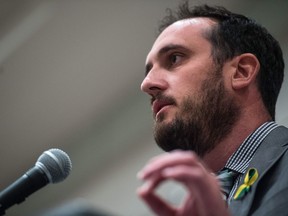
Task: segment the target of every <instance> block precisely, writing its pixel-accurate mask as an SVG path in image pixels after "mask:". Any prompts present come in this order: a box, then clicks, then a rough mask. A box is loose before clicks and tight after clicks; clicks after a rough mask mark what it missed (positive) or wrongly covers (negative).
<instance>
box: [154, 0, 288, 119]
mask: <svg viewBox="0 0 288 216" xmlns="http://www.w3.org/2000/svg"><path fill="white" fill-rule="evenodd" d="M167 12H168V15H167V16H166V17H164V19H163V20H162V21H161V23H160V26H159V31H160V32H162V31H163V30H164V29H165V28H166V27H168V26H169V25H171V24H172V23H174V22H176V21H178V20H184V19H189V18H195V17H207V18H210V19H213V20H215V21H216V22H217V23H218V25H215V27H212V29H211V31H210V32H208V34H207V35H206V37H207V39H208V40H209V41H210V42H211V44H212V56H213V59H214V61H215V62H216V63H217V64H219V65H220V66H222V65H223V64H224V63H225V62H226V61H227V60H229V59H232V58H233V57H235V56H237V55H240V54H242V53H252V54H254V55H255V56H256V57H257V59H258V61H259V62H260V71H259V74H258V77H257V82H258V88H259V91H260V94H261V96H262V100H263V103H264V105H265V107H266V109H267V110H268V112H269V114H270V115H271V117H272V119H273V120H275V107H276V102H277V98H278V95H279V92H280V89H281V85H282V82H283V77H284V60H283V54H282V50H281V48H280V45H279V43H278V41H277V40H275V38H274V37H273V36H272V35H271V34H270V33H269V32H268V31H267V29H266V28H264V27H263V26H261V25H260V24H258V23H256V22H255V21H254V20H252V19H250V18H248V17H246V16H244V15H241V14H236V13H232V12H231V11H229V10H227V9H226V8H224V7H220V6H208V5H206V4H205V5H200V6H195V7H192V8H190V7H189V3H188V1H186V2H184V3H182V4H181V5H179V8H178V10H177V11H172V10H171V9H167Z"/></svg>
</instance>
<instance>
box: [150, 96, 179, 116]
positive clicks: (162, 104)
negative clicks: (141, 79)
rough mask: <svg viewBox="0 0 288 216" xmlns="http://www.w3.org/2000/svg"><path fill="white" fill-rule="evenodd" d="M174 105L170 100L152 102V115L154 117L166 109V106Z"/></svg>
mask: <svg viewBox="0 0 288 216" xmlns="http://www.w3.org/2000/svg"><path fill="white" fill-rule="evenodd" d="M173 104H174V103H173V102H171V101H170V100H157V99H156V100H154V101H153V103H152V111H153V115H154V116H156V115H157V114H158V113H159V112H160V111H161V110H163V109H164V108H166V107H167V106H171V105H173Z"/></svg>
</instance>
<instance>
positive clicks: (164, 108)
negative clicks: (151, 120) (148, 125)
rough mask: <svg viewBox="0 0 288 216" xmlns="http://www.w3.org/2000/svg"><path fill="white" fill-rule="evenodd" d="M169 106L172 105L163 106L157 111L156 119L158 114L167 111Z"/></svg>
mask: <svg viewBox="0 0 288 216" xmlns="http://www.w3.org/2000/svg"><path fill="white" fill-rule="evenodd" d="M169 107H171V105H167V106H164V107H162V108H161V109H160V110H159V111H158V112H157V113H156V119H157V116H158V115H159V114H160V113H162V112H165V111H166V110H167V109H169Z"/></svg>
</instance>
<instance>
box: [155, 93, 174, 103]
mask: <svg viewBox="0 0 288 216" xmlns="http://www.w3.org/2000/svg"><path fill="white" fill-rule="evenodd" d="M155 100H157V101H160V102H165V103H167V104H173V105H176V104H177V103H176V100H175V99H174V98H173V97H172V96H168V95H164V94H157V95H155V96H152V97H151V99H150V104H151V105H152V104H153V102H154V101H155Z"/></svg>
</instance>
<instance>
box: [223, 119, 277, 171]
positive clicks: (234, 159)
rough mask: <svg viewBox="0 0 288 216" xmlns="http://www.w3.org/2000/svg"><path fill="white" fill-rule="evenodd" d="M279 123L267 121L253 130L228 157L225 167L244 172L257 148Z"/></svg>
mask: <svg viewBox="0 0 288 216" xmlns="http://www.w3.org/2000/svg"><path fill="white" fill-rule="evenodd" d="M276 127H278V125H277V124H276V123H275V122H274V121H270V122H265V123H264V124H262V125H261V126H260V127H258V128H257V129H256V130H255V131H254V132H252V133H251V134H250V135H249V136H248V137H247V138H246V139H245V140H244V142H243V143H242V144H241V145H240V147H239V148H238V149H237V150H236V151H235V152H234V153H233V154H232V156H231V157H230V158H229V159H228V161H227V163H226V165H225V168H228V169H231V170H234V171H236V172H238V173H242V174H244V173H245V172H246V170H247V168H248V166H249V163H250V161H251V159H252V158H253V156H254V154H255V152H256V150H257V148H258V147H259V146H260V144H261V143H262V141H263V140H264V139H265V137H266V136H267V135H268V134H269V133H270V132H271V131H272V130H274V129H275V128H276Z"/></svg>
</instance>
